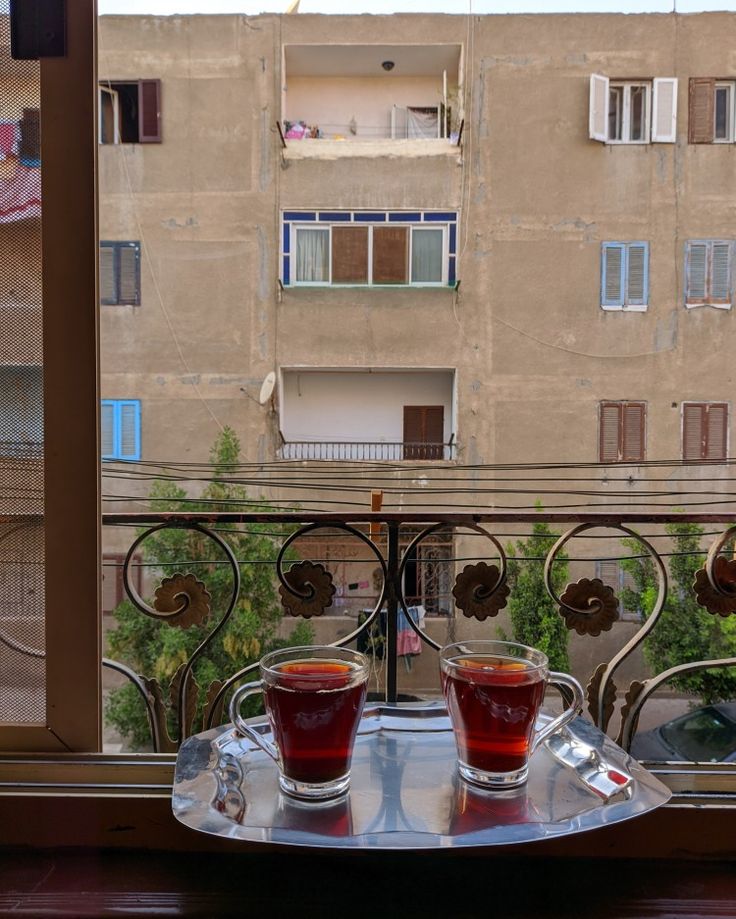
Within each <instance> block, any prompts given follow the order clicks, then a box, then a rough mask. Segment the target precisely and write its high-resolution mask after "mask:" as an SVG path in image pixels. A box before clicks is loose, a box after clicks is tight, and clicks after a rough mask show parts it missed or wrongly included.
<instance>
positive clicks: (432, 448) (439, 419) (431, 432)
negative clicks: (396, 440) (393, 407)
mask: <svg viewBox="0 0 736 919" xmlns="http://www.w3.org/2000/svg"><path fill="white" fill-rule="evenodd" d="M444 433H445V414H444V407H443V406H441V405H405V406H404V459H405V460H435V459H442V458H443V452H444V451H443V444H444Z"/></svg>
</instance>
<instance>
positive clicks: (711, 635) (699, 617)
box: [621, 523, 736, 703]
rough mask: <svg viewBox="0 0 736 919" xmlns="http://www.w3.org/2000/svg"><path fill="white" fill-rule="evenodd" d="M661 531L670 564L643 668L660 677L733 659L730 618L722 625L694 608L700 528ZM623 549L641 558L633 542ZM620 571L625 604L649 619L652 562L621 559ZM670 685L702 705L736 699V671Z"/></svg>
mask: <svg viewBox="0 0 736 919" xmlns="http://www.w3.org/2000/svg"><path fill="white" fill-rule="evenodd" d="M666 531H667V533H668V535H669V536H670V537H671V538H672V549H673V554H672V555H671V557H670V559H669V574H670V584H669V590H668V594H667V599H666V601H665V605H664V609H663V610H662V615H661V618H660V620H659V622H658V623H657V624H656V625H655V626H654V628H653V629H652V631H651V632H650V633H649V635H648V636H647V638H646V639H645V642H644V657H645V659H646V661H647V663H648V664H649V666H650V667H651V668H652V669H653V670H654V672H655V673H661V672H662V671H663V670H667V669H669V668H670V667H674V666H676V665H677V664H684V663H689V662H691V661H699V660H714V659H717V658H723V657H736V621H733V620H734V617H733V616H731V617H729V618H728V619H722V618H721V617H720V616H717V615H713V614H711V613H709V612H707V610H705V609H703V607H701V606H699V605H698V603H697V600H696V598H695V594H694V591H693V583H694V581H695V573H696V572H697V571H698V569H699V568H702V567H703V564H704V563H705V553H704V552H703V550H702V548H701V544H700V543H701V537H702V535H703V528H702V527H701V526H698V524H696V523H670V524H667V526H666ZM622 543H623V544H624V545H625V546H626V548H627V549H629V550H631V551H632V552H635V553H637V554H639V553H641V550H642V547H641V544H640V543H639V542H637V540H635V539H624V540H622ZM621 566H622V567H623V568H624V570H625V571H627V572H629V574H630V575H631V577H632V579H633V581H634V584H635V589H633V590H625V591H624V595H623V597H622V599H623V601H624V604H625V605H626V606H631V607H632V608H638V609H641V611H642V613H643V615H644V616H645V617H647V618H648V617H649V616H650V615H651V614H652V611H653V610H654V604H655V602H656V599H657V593H658V581H657V576H656V572H655V568H654V564H653V562H652V560H651V558H650V557H649V556H646V557H645V558H625V559H622V560H621ZM669 685H670V686H672V687H673V688H675V689H678V690H680V691H681V692H687V693H691V694H693V695H696V696H699V697H702V699H703V701H704V702H706V703H709V702H718V701H721V700H729V699H733V698H734V697H736V670H735V669H734V668H728V669H726V668H719V669H713V670H700V671H696V672H695V673H692V674H686V675H685V676H680V677H675V678H674V679H672V680H671V681H670V684H669Z"/></svg>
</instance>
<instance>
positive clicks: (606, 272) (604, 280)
mask: <svg viewBox="0 0 736 919" xmlns="http://www.w3.org/2000/svg"><path fill="white" fill-rule="evenodd" d="M625 269H626V247H625V246H624V244H623V243H603V244H602V247H601V306H602V307H603V308H604V309H621V308H622V307H623V305H624V291H625V286H624V277H625V275H624V272H625Z"/></svg>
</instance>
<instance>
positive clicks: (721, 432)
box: [703, 402, 728, 460]
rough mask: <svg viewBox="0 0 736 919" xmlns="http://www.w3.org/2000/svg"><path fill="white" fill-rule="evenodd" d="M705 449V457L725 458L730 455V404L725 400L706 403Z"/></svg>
mask: <svg viewBox="0 0 736 919" xmlns="http://www.w3.org/2000/svg"><path fill="white" fill-rule="evenodd" d="M705 409H706V429H705V451H704V454H703V459H707V460H725V459H726V457H727V455H728V406H727V405H726V404H725V403H724V402H720V403H718V402H713V403H710V404H709V405H706V407H705Z"/></svg>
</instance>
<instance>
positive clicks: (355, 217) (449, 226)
mask: <svg viewBox="0 0 736 919" xmlns="http://www.w3.org/2000/svg"><path fill="white" fill-rule="evenodd" d="M457 217H458V215H457V212H455V211H452V212H450V211H410V212H408V211H407V212H402V211H380V210H379V211H286V210H285V211H283V212H282V217H281V244H280V245H281V251H280V264H281V284H282V286H283V287H285V288H289V289H292V290H293V289H296V288H302V287H304V288H309V287H333V288H345V287H348V288H349V287H355V288H366V289H367V288H373V289H380V290H394V289H399V290H406V289H409V288H435V289H442V288H445V289H446V288H454V287H455V286H456V284H457V280H456V278H457V240H458V233H457ZM341 227H365V228H366V229H367V231H368V246H367V255H366V257H367V259H368V264H367V271H366V276H367V279H368V280H367V281H366V283H360V282H355V283H333V281H332V275H333V248H332V247H333V229H339V228H341ZM381 227H385V228H388V227H391V228H394V229H399V228H402V227H405V228H407V230H408V246H407V256H406V258H407V261H406V277H407V281H406V283H400V282H397V283H381V282H374V280H373V233H374V230H375V229H377V228H379V229H380V228H381ZM309 230H312V231H314V230H328V231H329V238H328V245H329V251H328V274H329V276H328V279H327V280H326V281H302V280H297V277H296V273H297V246H298V240H299V236H300V234H301V233H303V232H305V231H309ZM424 230H441V232H442V272H441V280H439V281H414V280H412V260H413V252H414V232H415V231H419V232H421V231H424Z"/></svg>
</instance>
